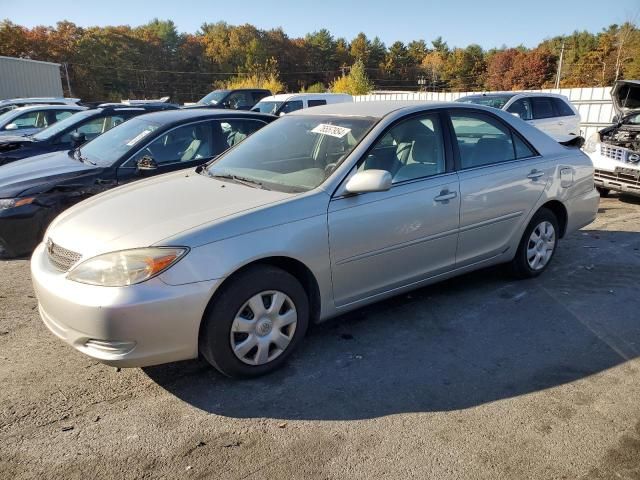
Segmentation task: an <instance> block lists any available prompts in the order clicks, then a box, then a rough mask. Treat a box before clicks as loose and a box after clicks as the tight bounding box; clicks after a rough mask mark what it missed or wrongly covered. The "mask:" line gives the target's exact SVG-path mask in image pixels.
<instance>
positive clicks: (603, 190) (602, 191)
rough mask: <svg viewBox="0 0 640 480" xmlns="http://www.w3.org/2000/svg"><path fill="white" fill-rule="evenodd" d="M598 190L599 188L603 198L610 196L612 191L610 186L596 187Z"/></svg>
mask: <svg viewBox="0 0 640 480" xmlns="http://www.w3.org/2000/svg"><path fill="white" fill-rule="evenodd" d="M596 190H598V193H599V194H600V196H601V197H602V198H606V197H608V196H609V193H611V190H610V189H608V188H604V187H596Z"/></svg>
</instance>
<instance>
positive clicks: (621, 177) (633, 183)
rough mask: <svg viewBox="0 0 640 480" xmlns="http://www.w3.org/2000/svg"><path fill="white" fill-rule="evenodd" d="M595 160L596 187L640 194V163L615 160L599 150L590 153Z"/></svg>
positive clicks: (594, 178)
mask: <svg viewBox="0 0 640 480" xmlns="http://www.w3.org/2000/svg"><path fill="white" fill-rule="evenodd" d="M589 158H591V161H592V162H593V167H594V172H593V181H594V183H595V184H596V187H601V188H606V189H608V190H615V191H618V192H623V193H628V194H631V195H640V165H637V164H633V163H625V162H621V161H619V160H613V159H611V158H607V157H605V156H603V155H601V154H600V153H599V152H597V151H596V152H594V153H590V154H589Z"/></svg>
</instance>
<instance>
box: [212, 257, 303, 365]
mask: <svg viewBox="0 0 640 480" xmlns="http://www.w3.org/2000/svg"><path fill="white" fill-rule="evenodd" d="M308 322H309V301H308V298H307V294H306V292H305V290H304V288H303V287H302V285H301V284H300V282H299V281H298V280H297V279H296V278H295V277H294V276H293V275H291V274H289V273H287V272H285V271H284V270H281V269H279V268H276V267H272V266H267V265H260V266H255V267H251V268H249V269H247V270H245V271H243V272H241V273H239V274H238V275H237V276H236V277H235V278H232V279H230V280H229V283H228V284H226V285H224V286H223V287H222V289H221V291H220V292H219V293H218V294H217V295H216V298H215V300H214V301H213V303H212V304H211V305H210V308H209V309H208V313H207V314H206V316H205V319H204V325H203V327H202V330H201V334H200V353H202V355H203V356H204V358H205V359H206V360H207V361H208V362H209V363H210V364H211V365H213V366H214V367H215V368H217V369H218V370H219V371H220V372H222V373H223V374H225V375H227V376H230V377H254V376H258V375H263V374H266V373H269V372H271V371H273V370H275V369H277V368H278V367H280V366H281V365H282V364H283V363H284V362H285V361H286V359H287V357H288V356H289V355H290V354H291V352H292V351H293V350H294V349H295V348H296V346H297V345H298V344H299V343H300V341H301V340H302V338H303V337H304V335H305V333H306V330H307V326H308Z"/></svg>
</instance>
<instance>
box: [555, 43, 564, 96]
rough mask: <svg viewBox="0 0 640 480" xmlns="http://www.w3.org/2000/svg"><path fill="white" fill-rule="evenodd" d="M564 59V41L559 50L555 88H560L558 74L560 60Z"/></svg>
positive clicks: (560, 69)
mask: <svg viewBox="0 0 640 480" xmlns="http://www.w3.org/2000/svg"><path fill="white" fill-rule="evenodd" d="M563 57H564V41H563V42H562V48H561V49H560V61H559V62H558V73H557V74H556V88H560V74H561V73H562V59H563Z"/></svg>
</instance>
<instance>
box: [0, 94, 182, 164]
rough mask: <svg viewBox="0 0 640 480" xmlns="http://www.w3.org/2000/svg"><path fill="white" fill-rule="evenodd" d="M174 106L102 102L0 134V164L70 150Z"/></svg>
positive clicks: (174, 107) (166, 104)
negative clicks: (31, 129)
mask: <svg viewBox="0 0 640 480" xmlns="http://www.w3.org/2000/svg"><path fill="white" fill-rule="evenodd" d="M176 108H178V107H177V106H175V105H172V104H170V103H154V104H143V105H127V104H104V105H100V107H98V108H93V109H91V110H85V111H83V112H78V113H76V114H74V115H72V116H70V117H68V118H65V119H64V120H60V121H59V122H56V123H55V124H53V125H51V126H50V127H48V128H45V129H44V130H41V131H40V132H38V133H36V134H35V135H22V136H20V135H10V136H9V135H7V136H2V137H0V165H4V164H6V163H10V162H14V161H16V160H21V159H23V158H27V157H33V156H34V155H41V154H43V153H49V152H57V151H61V150H70V149H72V148H75V147H77V146H79V145H81V144H83V143H85V142H87V141H89V140H93V139H94V138H95V137H97V136H98V135H100V134H102V133H104V132H106V131H107V130H110V129H111V128H113V127H115V126H116V125H119V124H121V123H123V122H125V121H127V120H129V119H130V118H133V117H135V116H137V115H141V114H143V113H149V112H156V111H159V110H170V109H176Z"/></svg>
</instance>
